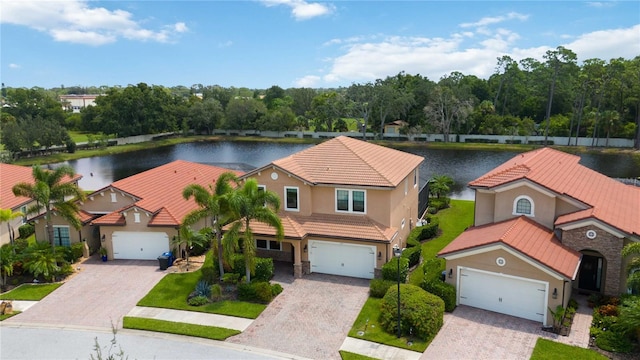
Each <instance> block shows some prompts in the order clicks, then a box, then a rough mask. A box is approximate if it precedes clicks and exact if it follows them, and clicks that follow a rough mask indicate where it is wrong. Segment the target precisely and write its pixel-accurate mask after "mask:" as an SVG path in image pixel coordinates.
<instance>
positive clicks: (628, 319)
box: [589, 294, 640, 360]
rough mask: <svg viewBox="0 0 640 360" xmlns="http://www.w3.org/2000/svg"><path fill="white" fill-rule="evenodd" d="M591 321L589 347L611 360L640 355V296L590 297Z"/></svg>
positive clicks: (634, 357) (635, 357)
mask: <svg viewBox="0 0 640 360" xmlns="http://www.w3.org/2000/svg"><path fill="white" fill-rule="evenodd" d="M589 303H590V305H591V304H593V306H594V309H593V322H592V324H591V328H590V330H589V334H590V335H591V339H590V344H589V345H590V347H591V348H592V349H594V350H596V351H598V352H600V353H602V354H604V355H606V356H607V357H609V358H611V359H620V360H627V359H638V358H640V296H638V295H622V296H621V297H611V296H600V295H598V294H594V295H592V296H590V297H589Z"/></svg>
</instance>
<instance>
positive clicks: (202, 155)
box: [66, 141, 640, 200]
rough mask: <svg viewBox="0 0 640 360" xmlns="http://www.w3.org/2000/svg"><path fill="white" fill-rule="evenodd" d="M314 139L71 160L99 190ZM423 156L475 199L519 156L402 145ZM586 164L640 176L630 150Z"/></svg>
mask: <svg viewBox="0 0 640 360" xmlns="http://www.w3.org/2000/svg"><path fill="white" fill-rule="evenodd" d="M310 146H313V145H312V144H285V143H261V142H232V141H216V142H195V143H187V144H178V145H172V146H166V147H162V148H153V149H148V150H140V151H135V152H129V153H124V154H115V155H106V156H99V157H93V158H84V159H78V160H71V161H68V162H66V163H67V164H69V165H71V166H72V167H73V168H74V169H75V170H76V172H78V173H80V174H82V175H83V176H84V177H83V179H82V180H80V186H81V187H82V188H83V189H87V190H97V189H100V188H102V187H105V186H107V185H109V184H110V183H112V182H114V181H117V180H120V179H122V178H125V177H128V176H131V175H134V174H137V173H140V172H142V171H145V170H149V169H151V168H154V167H157V166H160V165H163V164H166V163H169V162H171V161H174V160H179V159H181V160H187V161H193V162H199V163H207V164H212V165H217V166H222V167H227V168H231V169H237V170H243V171H247V170H250V169H253V168H256V167H260V166H263V165H266V164H268V163H270V162H271V161H274V160H276V159H280V158H283V157H285V156H288V155H291V154H293V153H295V152H298V151H300V150H303V149H306V148H308V147H310ZM401 150H403V151H407V152H410V153H413V154H416V155H420V156H423V157H424V159H425V160H424V163H423V164H422V167H421V168H420V178H421V182H422V183H424V182H426V180H427V179H429V178H431V177H432V176H433V175H435V174H438V175H449V176H451V177H452V178H453V179H454V180H455V182H456V184H455V185H454V187H453V193H452V197H453V198H456V199H468V200H473V191H471V190H469V189H468V188H467V187H466V185H467V183H469V182H470V181H472V180H474V179H476V178H478V177H479V176H481V175H483V174H485V173H486V172H488V171H489V170H491V169H493V168H494V167H496V166H498V165H500V164H502V163H503V162H505V161H507V160H509V159H510V158H512V157H514V156H515V155H516V154H518V153H516V152H511V151H484V150H483V151H478V150H443V149H427V148H425V147H421V146H407V147H402V148H401ZM581 158H582V160H581V163H582V164H583V165H585V166H587V167H590V168H592V169H594V170H596V171H599V172H601V173H603V174H605V175H608V176H611V177H622V178H631V177H639V176H640V164H639V163H638V161H637V160H634V158H633V157H631V156H629V155H626V154H601V153H598V154H582V155H581Z"/></svg>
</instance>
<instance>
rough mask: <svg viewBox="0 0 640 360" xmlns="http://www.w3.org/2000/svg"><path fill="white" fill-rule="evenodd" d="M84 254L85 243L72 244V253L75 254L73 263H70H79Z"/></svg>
mask: <svg viewBox="0 0 640 360" xmlns="http://www.w3.org/2000/svg"><path fill="white" fill-rule="evenodd" d="M83 252H84V243H82V242H79V243H73V244H71V253H72V254H73V261H70V262H71V263H74V262H76V261H78V259H80V258H81V257H82V255H83Z"/></svg>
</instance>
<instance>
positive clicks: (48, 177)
mask: <svg viewBox="0 0 640 360" xmlns="http://www.w3.org/2000/svg"><path fill="white" fill-rule="evenodd" d="M32 176H33V183H28V182H20V183H17V184H15V185H14V186H13V194H14V195H16V196H24V197H28V198H30V199H33V200H34V201H35V204H34V205H31V206H29V207H28V208H27V213H28V214H34V213H35V214H39V213H40V212H41V211H44V216H45V223H46V226H47V237H48V239H47V240H48V241H49V243H50V244H51V248H52V250H53V251H55V242H54V236H53V222H52V219H51V217H52V215H53V211H54V210H55V211H56V213H57V214H58V215H60V216H61V217H62V218H63V219H65V220H67V221H68V222H69V224H71V225H72V226H73V227H74V228H76V229H80V227H81V226H82V222H81V221H80V219H79V217H78V213H79V212H80V207H79V206H78V204H77V202H76V201H83V200H84V199H85V198H86V196H85V193H84V191H82V189H80V188H79V187H78V186H77V185H76V184H75V183H73V182H70V181H68V180H70V179H71V178H73V177H74V176H75V172H74V170H73V168H72V167H71V166H68V165H63V166H60V167H58V168H56V169H55V170H45V169H42V168H41V167H39V166H34V167H33V172H32Z"/></svg>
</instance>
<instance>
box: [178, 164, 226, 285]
mask: <svg viewBox="0 0 640 360" xmlns="http://www.w3.org/2000/svg"><path fill="white" fill-rule="evenodd" d="M233 184H237V177H236V175H235V174H234V173H232V172H225V173H223V174H222V175H220V176H219V177H218V179H217V180H216V182H215V184H214V185H213V186H211V185H210V186H209V189H207V188H205V187H204V186H202V185H198V184H191V185H187V187H185V188H184V190H183V191H182V197H184V198H185V199H187V200H188V199H190V198H193V199H194V200H195V202H196V204H198V206H199V207H200V208H199V209H196V210H193V211H191V212H190V213H188V214H187V215H186V216H185V219H184V221H183V222H184V223H186V224H194V223H196V222H197V221H199V220H200V219H206V218H208V219H209V221H210V223H211V229H212V230H213V233H214V238H215V246H216V250H217V253H218V269H219V271H220V278H222V275H224V258H223V248H222V227H223V226H224V225H226V224H227V223H229V222H230V221H232V220H233V217H232V216H233V214H232V213H231V212H230V210H229V208H228V206H227V197H228V196H229V194H231V193H232V192H233V188H234V186H233Z"/></svg>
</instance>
